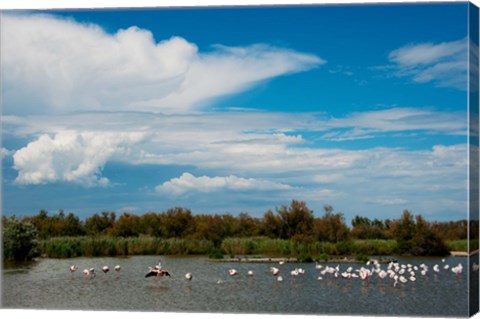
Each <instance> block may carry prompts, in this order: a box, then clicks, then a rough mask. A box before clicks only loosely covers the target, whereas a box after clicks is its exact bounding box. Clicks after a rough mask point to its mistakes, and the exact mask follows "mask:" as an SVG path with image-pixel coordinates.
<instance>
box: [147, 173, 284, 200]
mask: <svg viewBox="0 0 480 319" xmlns="http://www.w3.org/2000/svg"><path fill="white" fill-rule="evenodd" d="M289 189H292V187H291V186H289V185H286V184H281V183H274V182H271V181H267V180H258V179H254V178H242V177H237V176H234V175H230V176H226V177H222V176H216V177H209V176H199V177H195V176H193V175H192V174H190V173H183V174H182V176H180V177H178V178H173V179H171V180H170V181H167V182H165V183H163V184H161V185H158V186H157V187H156V188H155V191H156V192H158V193H167V194H174V195H182V194H185V193H188V192H196V193H212V192H218V191H225V190H228V191H252V190H256V191H258V190H266V191H270V190H289Z"/></svg>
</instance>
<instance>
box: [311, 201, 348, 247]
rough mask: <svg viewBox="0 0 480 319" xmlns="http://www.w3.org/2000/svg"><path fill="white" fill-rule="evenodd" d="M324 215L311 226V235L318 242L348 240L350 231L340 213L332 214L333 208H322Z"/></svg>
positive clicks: (328, 206)
mask: <svg viewBox="0 0 480 319" xmlns="http://www.w3.org/2000/svg"><path fill="white" fill-rule="evenodd" d="M323 209H324V215H323V216H322V217H321V218H316V219H315V221H314V226H313V233H314V236H315V238H316V239H317V240H318V241H328V242H332V243H336V242H340V241H345V240H347V239H349V236H350V230H349V229H348V227H347V225H346V224H345V218H344V217H343V214H342V213H336V214H334V213H333V207H332V206H330V205H325V206H324V208H323Z"/></svg>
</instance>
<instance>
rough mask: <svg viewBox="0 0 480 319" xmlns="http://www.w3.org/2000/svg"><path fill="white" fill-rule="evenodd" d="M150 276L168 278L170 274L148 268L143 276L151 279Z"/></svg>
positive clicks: (163, 270) (164, 270)
mask: <svg viewBox="0 0 480 319" xmlns="http://www.w3.org/2000/svg"><path fill="white" fill-rule="evenodd" d="M152 276H156V277H158V276H160V277H163V276H168V277H170V276H171V275H170V273H169V272H168V270H166V269H157V268H156V267H155V268H152V267H148V273H146V274H145V278H147V277H152Z"/></svg>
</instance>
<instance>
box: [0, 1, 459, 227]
mask: <svg viewBox="0 0 480 319" xmlns="http://www.w3.org/2000/svg"><path fill="white" fill-rule="evenodd" d="M467 13H468V6H467V4H466V3H455V4H445V3H443V4H442V3H437V4H398V5H338V6H335V5H317V6H296V7H295V6H278V7H254V8H236V9H234V8H228V7H217V8H208V9H206V8H190V9H186V8H185V9H172V8H170V9H153V10H146V9H134V10H127V9H117V10H114V9H110V10H98V9H97V10H69V11H61V10H55V11H16V12H3V13H2V20H1V23H2V26H1V27H2V32H3V34H2V49H3V58H2V72H3V74H2V76H3V78H2V80H3V82H2V95H3V105H2V108H3V111H2V139H3V140H2V148H1V154H2V164H3V165H2V173H3V184H2V186H3V214H5V215H11V214H16V215H20V216H23V215H33V214H36V213H37V212H38V211H39V210H40V209H47V210H49V211H51V212H55V211H57V210H58V209H63V210H65V211H67V212H70V211H72V212H74V213H75V214H77V215H79V216H81V217H82V218H84V217H88V216H90V215H92V214H93V213H96V212H100V211H102V210H114V211H116V212H117V213H122V212H124V211H127V212H131V213H137V214H141V213H144V212H148V211H156V212H160V211H163V210H166V209H168V208H170V207H175V206H182V207H187V208H190V209H192V211H193V213H226V212H228V213H231V214H234V215H235V214H238V213H240V212H242V211H243V212H248V213H249V214H250V215H252V216H262V215H263V213H264V212H265V211H266V210H268V209H275V207H276V206H280V205H285V204H288V203H289V202H290V201H291V200H292V199H299V200H304V201H306V202H307V204H308V206H309V207H310V208H311V209H313V210H314V212H315V214H316V216H321V214H322V207H323V205H326V204H328V205H332V206H333V207H334V208H335V210H336V211H340V212H342V213H344V215H345V217H346V219H347V220H350V218H352V217H354V216H355V215H357V214H358V215H362V216H368V217H370V218H380V219H386V218H398V217H399V216H400V214H401V212H402V210H403V209H409V210H411V211H412V212H413V213H415V214H422V215H424V216H425V217H426V218H427V219H429V220H452V219H453V220H457V219H465V218H467V191H468V183H467V169H468V154H467V151H468V150H467V135H466V133H467V128H468V127H467V119H468V116H467V115H468V114H467V112H468V109H467V82H466V72H467V57H468V55H467V53H468V41H467V35H468V30H467ZM426 17H428V18H426Z"/></svg>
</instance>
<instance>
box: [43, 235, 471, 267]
mask: <svg viewBox="0 0 480 319" xmlns="http://www.w3.org/2000/svg"><path fill="white" fill-rule="evenodd" d="M447 245H448V247H449V249H450V250H452V251H453V250H455V251H467V241H466V240H455V241H448V242H447ZM396 246H397V242H396V241H395V240H383V239H368V240H347V241H340V242H337V243H330V242H318V241H313V242H302V241H294V240H288V239H272V238H267V237H246V238H226V239H224V240H223V241H222V242H221V245H220V247H215V246H214V243H213V242H212V241H210V240H206V239H189V238H170V239H163V238H159V237H153V236H140V237H110V236H103V237H89V236H80V237H52V238H50V239H46V240H43V241H41V242H40V244H39V249H40V251H41V253H42V255H44V256H46V257H50V258H70V257H80V256H84V257H100V256H132V255H212V252H215V255H216V256H217V257H218V256H221V255H223V254H225V255H228V256H230V257H234V256H246V255H263V256H271V257H295V258H298V259H299V260H302V261H313V260H317V261H320V260H325V259H328V258H330V256H388V255H394V254H395V248H396ZM471 246H472V248H471V249H472V250H474V249H478V240H476V241H472V244H471Z"/></svg>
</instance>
